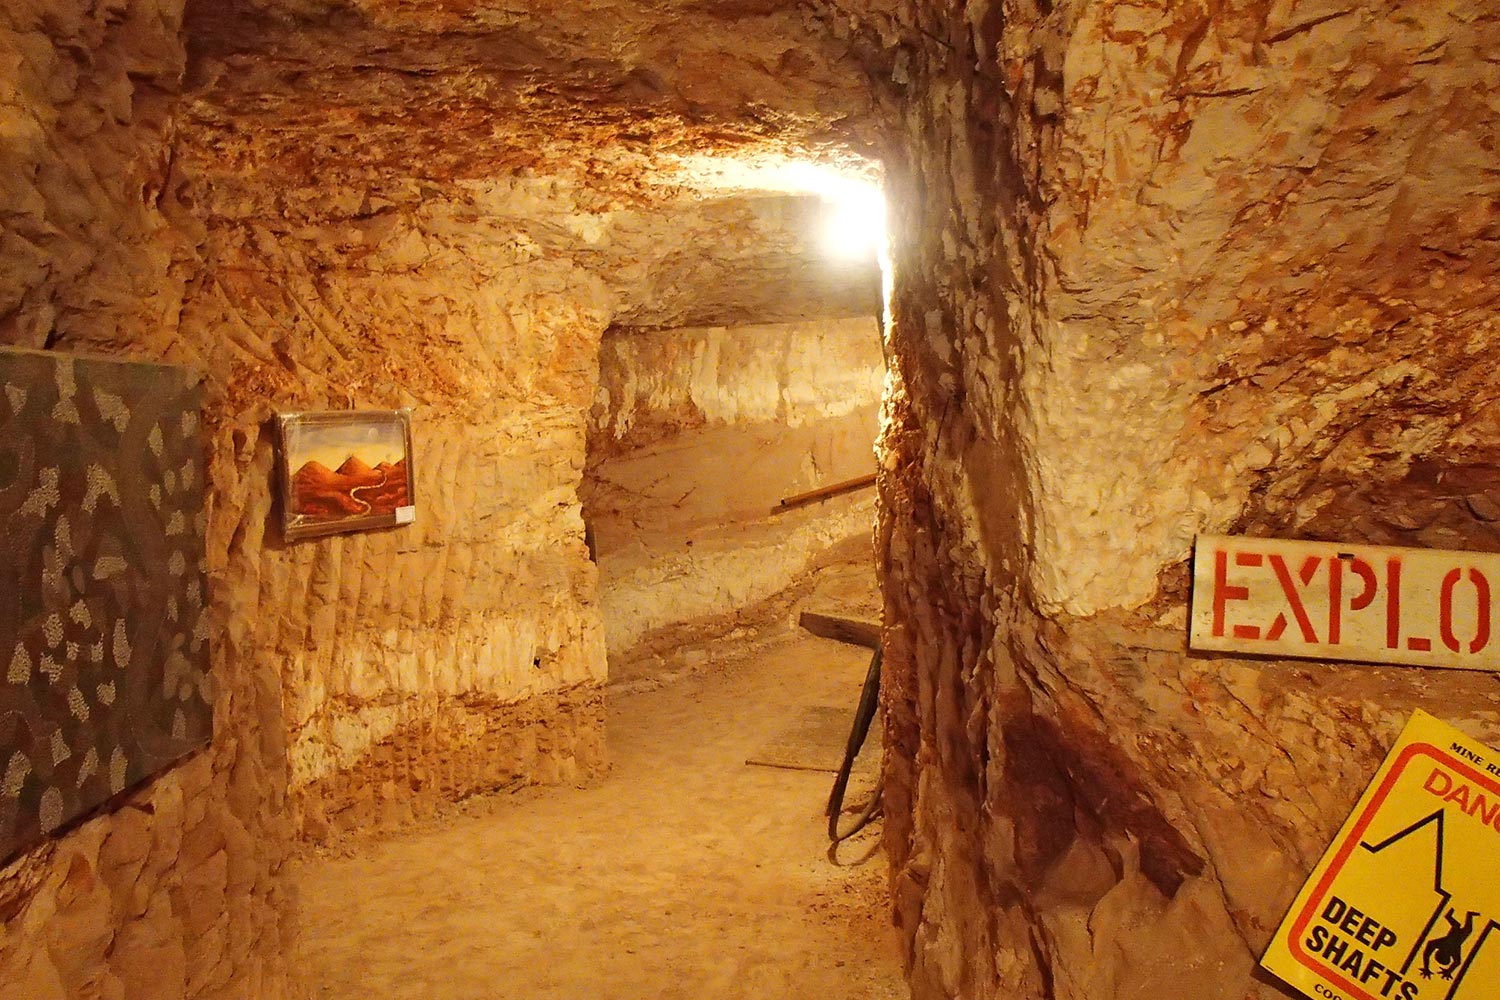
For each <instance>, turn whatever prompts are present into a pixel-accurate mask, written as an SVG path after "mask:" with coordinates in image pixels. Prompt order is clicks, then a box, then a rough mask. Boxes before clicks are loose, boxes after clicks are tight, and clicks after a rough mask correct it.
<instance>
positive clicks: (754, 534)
mask: <svg viewBox="0 0 1500 1000" xmlns="http://www.w3.org/2000/svg"><path fill="white" fill-rule="evenodd" d="M687 169H688V170H690V171H691V172H692V174H693V176H694V177H695V182H696V183H699V184H702V185H704V186H706V187H708V188H710V189H714V188H719V189H720V191H719V192H718V193H717V195H716V196H717V197H722V198H723V199H724V200H725V201H728V202H738V203H739V204H740V205H741V208H742V210H743V207H744V206H746V205H748V206H749V211H750V214H751V215H752V216H753V217H754V218H755V219H756V220H757V221H758V225H757V226H756V227H754V228H753V230H740V231H737V232H734V233H726V234H724V239H725V241H726V242H729V241H734V240H738V241H739V242H740V244H741V246H740V248H739V257H738V267H737V268H736V269H735V274H734V276H733V278H732V279H730V281H729V282H727V283H725V284H724V285H719V284H715V283H712V281H711V276H709V275H706V276H707V277H709V278H710V280H709V281H706V282H705V283H704V285H703V287H701V288H699V289H696V290H695V292H694V298H695V300H696V301H695V303H694V306H693V307H692V308H691V309H688V310H686V311H685V312H684V313H683V314H682V317H681V319H680V320H679V321H678V322H674V323H656V324H648V323H640V322H635V321H633V318H632V317H631V316H629V315H626V316H624V317H621V318H618V319H617V321H616V322H615V323H614V324H613V325H612V326H611V327H610V328H609V329H608V330H607V331H606V332H605V333H604V336H603V338H602V341H601V344H600V351H599V381H598V388H597V392H596V395H595V399H594V403H593V406H592V408H591V410H590V412H589V415H588V438H587V442H588V445H587V452H588V453H587V462H586V466H585V473H584V480H583V483H582V486H581V490H580V493H581V498H582V500H583V508H584V517H585V522H586V524H587V527H588V534H589V540H590V548H591V552H592V554H593V555H594V558H595V560H596V562H597V563H598V565H599V575H600V604H601V610H602V613H603V619H604V627H605V635H606V643H607V647H608V654H609V666H610V676H611V679H612V681H613V682H614V683H616V684H617V685H618V684H622V683H628V682H631V681H635V680H639V679H642V678H643V677H647V676H651V675H653V674H657V675H659V674H671V673H674V672H679V671H682V670H684V669H686V670H691V669H692V668H694V667H696V666H699V665H701V664H702V663H704V662H705V661H709V660H712V659H714V658H715V656H716V653H717V651H718V649H719V648H720V647H725V648H735V644H739V645H740V646H742V645H743V644H744V643H745V642H751V643H754V642H755V641H756V640H757V639H758V638H760V637H762V636H763V635H764V634H766V633H768V632H774V631H775V630H776V629H777V628H778V627H781V626H784V625H785V624H787V623H788V622H790V621H794V620H795V612H796V611H797V610H800V609H803V608H805V607H807V606H809V605H817V606H819V607H820V608H822V609H825V610H829V611H833V612H840V613H846V614H848V615H850V616H852V617H858V618H864V619H875V618H877V617H878V608H879V604H878V599H877V597H876V580H875V570H874V559H873V553H872V551H871V534H872V524H873V519H874V504H875V497H874V490H873V474H874V471H875V460H874V448H875V443H876V440H877V437H878V429H879V428H878V423H879V412H880V404H881V395H882V392H883V390H884V383H885V360H884V355H885V352H884V344H883V337H884V331H883V314H884V298H885V288H886V280H885V276H886V273H887V268H886V266H885V261H886V254H885V238H884V237H885V234H884V223H885V205H884V199H883V194H882V192H881V189H880V187H879V186H878V184H876V183H875V182H874V181H873V180H872V179H871V178H869V177H868V176H861V175H857V174H853V175H852V174H848V173H842V172H839V171H836V170H832V169H828V168H823V167H818V166H813V165H810V164H802V163H790V164H778V165H775V166H764V165H757V164H746V163H742V162H739V161H702V160H700V161H698V162H694V163H691V164H689V165H688V167H687ZM689 252H691V251H689ZM737 283H744V284H753V285H754V286H756V287H757V288H759V289H761V290H762V293H761V294H760V295H759V296H758V297H756V298H754V300H748V299H743V297H741V298H742V301H739V302H736V301H735V299H736V297H737V296H736V292H735V288H734V286H735V284H737ZM765 290H770V294H765ZM825 491H827V492H828V493H829V495H828V496H821V495H820V494H822V493H823V492H825ZM789 500H791V501H794V502H792V503H790V504H787V503H786V501H789Z"/></svg>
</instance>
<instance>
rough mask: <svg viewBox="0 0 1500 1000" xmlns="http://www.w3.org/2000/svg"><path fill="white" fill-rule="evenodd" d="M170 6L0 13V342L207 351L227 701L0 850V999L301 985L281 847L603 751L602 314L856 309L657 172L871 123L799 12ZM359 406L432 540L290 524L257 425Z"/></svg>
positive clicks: (783, 207) (857, 298) (589, 759)
mask: <svg viewBox="0 0 1500 1000" xmlns="http://www.w3.org/2000/svg"><path fill="white" fill-rule="evenodd" d="M182 7H183V5H182V3H181V2H180V0H108V2H104V3H93V2H84V0H76V2H75V0H61V2H58V0H46V2H40V0H16V2H12V3H8V4H6V5H5V7H4V9H3V10H0V342H3V343H6V344H17V345H22V346H28V347H55V348H58V349H62V350H79V351H91V352H98V353H104V354H111V355H133V356H139V357H145V358H151V359H155V360H166V361H173V362H179V363H184V364H190V365H194V366H195V367H198V368H199V369H201V370H203V371H204V372H205V373H206V375H207V380H208V381H207V390H208V392H207V400H208V401H207V412H206V414H205V428H206V432H207V434H208V436H209V441H210V445H209V447H210V455H209V476H210V483H211V501H210V506H211V511H210V512H211V521H210V531H209V536H210V537H209V561H210V571H211V574H212V580H213V602H214V604H213V621H214V632H213V636H212V640H213V645H214V649H215V653H214V657H215V659H214V666H213V669H214V673H215V676H216V678H217V682H218V690H219V698H218V703H217V705H216V737H215V740H214V742H213V745H212V747H211V748H210V749H209V750H208V751H207V752H205V753H203V754H200V755H197V756H195V757H194V758H192V759H191V760H189V761H187V762H186V763H184V764H183V765H182V766H180V767H178V768H176V769H174V770H172V771H171V772H169V773H167V774H165V775H163V776H161V777H159V778H157V779H155V780H154V781H152V782H150V783H149V784H147V785H146V786H144V787H142V788H140V789H138V790H136V791H134V792H132V793H130V794H129V795H127V796H126V797H125V799H124V800H123V801H122V802H120V803H117V804H116V805H115V807H114V808H112V809H111V810H109V811H107V812H104V813H101V814H100V815H98V816H95V817H93V818H91V819H88V820H87V821H85V822H83V823H82V824H81V825H79V826H78V827H76V828H75V829H74V830H72V831H70V832H69V833H67V834H66V835H65V836H63V837H61V838H59V839H57V840H55V841H52V842H49V843H47V844H44V845H41V846H39V847H38V848H37V849H35V850H34V851H31V852H28V853H27V854H25V855H23V856H22V857H20V858H18V859H16V860H15V861H14V862H13V863H11V864H9V865H7V866H6V867H5V868H4V869H3V870H0V997H3V998H4V1000H12V996H13V995H14V996H16V997H25V998H27V1000H61V998H68V1000H75V998H84V997H89V998H94V997H106V998H118V1000H158V998H162V1000H167V998H171V1000H177V998H184V997H194V998H198V997H203V998H209V997H212V998H221V997H222V998H230V997H234V998H247V1000H249V998H255V1000H276V998H280V997H287V996H293V995H300V990H299V988H298V984H296V983H295V982H293V981H292V980H293V973H292V970H290V969H289V968H288V957H289V956H290V955H291V954H292V953H293V951H294V949H293V947H292V943H293V937H294V929H295V928H294V923H295V919H294V915H293V907H292V905H291V901H290V900H289V899H288V898H287V891H286V889H285V887H284V885H283V883H282V882H281V881H280V877H279V876H280V871H281V868H282V865H283V862H284V860H285V859H286V857H287V856H288V854H289V852H290V851H291V850H292V849H293V845H294V844H295V842H296V841H297V840H298V839H299V838H320V837H324V836H333V835H338V834H340V833H342V832H345V831H347V830H349V829H352V828H356V827H357V828H369V827H371V826H382V825H388V824H396V823H400V822H403V821H405V820H406V819H408V818H410V817H411V816H412V815H414V814H419V813H423V812H425V811H427V810H429V809H431V808H433V807H434V806H436V805H438V804H440V803H442V802H447V801H452V800H454V799H457V798H462V797H464V796H466V795H470V794H473V793H475V792H480V791H486V790H490V789H494V788H501V787H510V786H513V785H515V784H517V783H521V782H528V781H575V780H586V779H587V778H588V777H589V776H590V775H592V774H595V773H597V772H598V771H599V769H600V768H601V767H602V766H603V764H604V754H603V743H602V735H601V734H602V723H603V719H602V714H603V713H602V710H601V700H600V694H599V687H600V682H601V681H602V679H603V676H604V669H605V668H604V642H603V632H602V628H601V625H600V619H599V612H598V608H597V606H596V601H595V596H594V595H595V591H596V580H595V576H594V574H595V571H594V569H593V567H592V565H591V564H590V563H589V562H588V560H587V558H586V555H585V550H584V544H583V531H582V520H581V517H580V513H579V511H580V508H579V502H578V495H577V487H578V483H579V480H580V478H581V476H582V470H583V464H584V442H585V435H586V430H585V419H586V413H587V410H588V407H589V404H590V402H591V400H592V399H593V397H594V393H595V382H596V380H597V351H598V343H599V338H600V336H601V335H602V333H603V331H604V330H605V329H606V327H607V326H608V325H609V324H610V323H611V322H612V321H616V320H619V321H622V322H630V323H633V324H637V325H641V326H682V325H685V324H692V323H736V322H741V321H743V319H744V318H745V316H747V315H757V317H758V318H761V319H768V320H772V319H774V320H782V321H797V320H803V319H807V318H809V317H812V316H817V315H824V314H826V313H827V312H830V311H831V312H834V313H842V314H850V313H853V312H856V311H864V310H865V309H866V308H867V306H868V304H869V303H870V302H872V301H873V300H874V297H875V295H876V294H877V293H878V289H877V288H876V287H875V286H874V285H873V284H872V283H871V281H870V280H869V278H868V275H863V276H855V277H851V276H850V275H849V274H847V273H844V272H837V271H833V270H829V269H825V268H821V267H819V266H814V265H813V262H814V260H815V259H816V254H815V251H814V248H813V247H812V244H811V243H810V242H809V240H808V238H807V237H806V236H805V235H804V234H803V233H802V230H803V229H804V228H805V225H804V224H805V223H806V221H807V219H808V217H809V215H810V213H815V212H816V206H815V205H813V204H812V203H811V202H810V201H809V200H807V199H805V198H802V199H799V198H795V197H780V198H769V199H760V200H749V199H745V198H743V197H742V196H741V194H740V192H735V191H718V192H715V191H712V190H709V189H706V188H701V187H693V186H692V185H684V178H683V177H682V176H681V175H680V171H678V168H677V166H674V162H675V161H674V162H668V161H667V160H664V159H662V158H661V154H663V153H664V152H666V151H667V147H670V149H671V151H673V152H675V153H679V154H687V153H704V152H715V151H726V150H733V149H737V148H741V147H743V146H744V145H745V144H746V143H752V142H753V143H758V144H760V145H762V146H763V147H765V148H766V149H767V150H768V151H772V152H775V151H781V152H786V151H788V150H801V151H817V150H821V149H823V147H824V146H825V144H828V143H834V144H840V148H844V145H845V144H848V143H850V142H854V141H857V139H856V137H857V136H858V135H859V134H861V132H860V130H861V128H865V129H867V128H868V125H869V117H868V112H869V109H870V106H871V98H870V95H869V93H868V91H867V90H866V89H865V88H864V87H863V84H862V81H861V80H860V77H859V71H858V67H857V66H856V65H855V63H854V62H853V60H852V58H851V57H850V55H849V53H848V51H847V46H845V45H844V44H843V43H842V42H840V41H839V40H838V38H837V37H836V36H835V35H834V34H832V33H830V32H829V31H828V30H827V29H828V26H829V24H830V23H831V22H829V21H827V20H826V19H824V18H822V17H820V16H818V15H814V14H811V13H809V12H807V11H804V10H802V9H801V7H800V5H797V4H791V3H750V4H715V5H703V4H686V3H684V4H665V3H663V4H648V5H630V4H602V3H589V4H585V3H578V4H567V5H561V6H558V5H553V6H550V7H545V8H543V7H541V6H537V5H526V6H525V7H517V6H516V5H513V4H505V3H492V4H488V5H485V4H468V3H465V4H441V5H439V4H427V5H420V7H414V6H413V5H409V4H394V3H393V4H387V5H378V4H363V5H362V4H343V3H322V2H318V3H306V4H303V3H285V4H283V3H249V2H246V3H238V4H218V3H211V2H206V0H205V2H203V3H194V4H192V5H191V7H192V9H191V10H190V11H188V12H187V13H186V15H185V14H184V11H183V9H182ZM741 43H743V44H741ZM710 52H720V53H724V54H725V56H724V58H713V57H711V56H710V55H709V54H708V53H710ZM770 136H780V137H781V139H780V140H778V141H777V142H775V143H772V142H769V140H768V137H770ZM606 146H608V147H611V148H609V149H608V150H605V149H604V147H606ZM711 248H717V250H716V251H715V250H712V249H711ZM710 285H718V286H720V287H719V294H717V295H715V296H708V295H705V294H704V289H705V288H706V287H708V286H710ZM351 406H361V407H385V406H409V407H411V408H412V409H413V410H414V413H415V424H416V455H415V460H414V461H415V479H416V491H417V498H418V507H419V515H418V522H417V524H416V525H414V526H412V527H410V528H406V529H402V530H398V531H389V532H380V533H367V534H360V535H351V536H341V537H336V538H328V539H323V540H318V541H310V542H302V543H298V544H294V545H287V544H285V543H283V542H282V541H281V539H280V538H279V535H278V532H277V529H276V526H275V520H274V518H275V509H274V505H273V498H272V492H271V489H270V486H271V483H272V481H273V475H274V442H273V439H272V430H271V425H270V423H269V418H270V416H271V415H272V413H273V412H275V411H278V410H287V409H315V408H345V407H351Z"/></svg>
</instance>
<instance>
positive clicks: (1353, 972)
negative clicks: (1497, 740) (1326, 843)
mask: <svg viewBox="0 0 1500 1000" xmlns="http://www.w3.org/2000/svg"><path fill="white" fill-rule="evenodd" d="M1497 857H1500V753H1497V752H1496V751H1494V750H1491V749H1490V748H1489V747H1487V746H1485V745H1483V744H1481V743H1476V742H1474V741H1473V740H1471V739H1469V738H1468V737H1467V736H1465V735H1464V734H1463V733H1461V732H1459V731H1458V730H1457V729H1454V728H1453V727H1452V726H1450V725H1448V724H1447V723H1444V722H1441V721H1439V720H1438V719H1435V718H1433V717H1432V716H1430V715H1428V714H1427V713H1425V712H1420V711H1419V712H1417V713H1416V714H1415V715H1413V716H1412V719H1411V721H1410V722H1409V723H1407V726H1406V729H1405V730H1403V731H1402V733H1401V738H1400V739H1399V740H1397V741H1396V745H1395V746H1394V747H1393V748H1392V749H1391V752H1390V754H1389V755H1388V756H1387V757H1386V759H1385V762H1384V763H1383V764H1381V765H1380V770H1379V771H1377V772H1376V774H1375V779H1374V780H1373V781H1372V782H1371V783H1370V787H1369V788H1367V789H1365V793H1364V795H1363V796H1362V797H1361V798H1360V800H1359V804H1358V805H1357V806H1355V808H1354V812H1353V813H1352V814H1351V815H1350V816H1349V819H1348V820H1347V821H1345V823H1344V826H1343V828H1342V829H1341V830H1339V834H1338V837H1337V838H1336V839H1335V840H1334V842H1333V845H1332V846H1331V847H1329V849H1328V852H1327V853H1326V854H1325V855H1324V856H1323V859H1322V860H1321V861H1319V862H1318V865H1317V867H1316V868H1314V869H1313V872H1312V875H1311V876H1310V877H1309V878H1308V880H1307V884H1306V885H1304V886H1303V887H1302V891H1301V892H1300V893H1298V895H1297V901H1296V902H1295V903H1294V904H1293V905H1292V909H1291V912H1290V913H1288V914H1287V917H1286V920H1285V921H1283V922H1282V924H1281V927H1280V928H1279V929H1278V930H1277V931H1276V936H1275V937H1274V938H1272V940H1271V945H1270V947H1269V948H1268V949H1267V950H1266V953H1265V955H1264V956H1263V957H1262V958H1261V965H1263V966H1265V967H1266V968H1267V969H1269V970H1270V971H1271V972H1273V973H1275V974H1276V975H1278V976H1280V977H1281V978H1282V979H1284V980H1286V982H1288V983H1289V984H1291V985H1292V986H1295V987H1296V988H1297V989H1299V990H1301V991H1302V992H1303V993H1305V994H1307V995H1308V996H1309V997H1313V998H1315V1000H1496V998H1497V997H1500V933H1497V931H1500V864H1496V858H1497Z"/></svg>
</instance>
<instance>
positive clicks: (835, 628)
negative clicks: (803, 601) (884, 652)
mask: <svg viewBox="0 0 1500 1000" xmlns="http://www.w3.org/2000/svg"><path fill="white" fill-rule="evenodd" d="M797 624H798V625H801V626H802V627H803V628H805V629H807V630H808V631H809V632H811V633H812V634H813V635H816V636H821V637H822V638H824V639H834V640H836V641H838V642H847V643H848V644H849V645H851V646H863V647H865V648H866V649H879V648H880V626H879V625H878V624H876V623H875V622H867V621H861V620H860V619H858V618H840V617H838V616H837V615H820V614H818V613H816V612H813V611H804V612H802V616H801V617H800V618H798V619H797Z"/></svg>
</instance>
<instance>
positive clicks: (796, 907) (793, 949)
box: [298, 634, 909, 1000]
mask: <svg viewBox="0 0 1500 1000" xmlns="http://www.w3.org/2000/svg"><path fill="white" fill-rule="evenodd" d="M867 666H868V653H867V651H865V650H862V649H858V648H854V647H850V646H843V645H840V644H838V643H835V642H830V641H828V640H823V639H814V638H808V637H805V634H804V635H802V636H796V635H793V636H788V637H787V638H786V640H785V641H784V642H780V643H777V644H774V645H771V646H770V647H768V648H762V649H760V650H759V651H757V652H755V653H753V654H751V655H750V656H749V657H748V658H746V659H743V660H740V661H738V662H728V663H719V664H715V665H714V666H712V667H711V668H710V669H708V670H706V671H704V672H702V673H700V674H698V675H696V676H691V677H687V678H683V679H681V680H678V681H675V682H673V683H671V684H668V685H665V686H662V687H659V688H657V689H656V690H647V691H640V692H635V693H618V692H617V693H615V694H614V695H613V696H612V699H611V700H612V706H611V710H610V717H609V725H610V748H611V753H612V757H613V762H614V766H613V773H612V774H611V776H610V777H609V778H608V779H607V780H606V781H604V782H602V783H601V784H599V785H597V786H595V787H592V788H584V789H550V790H541V791H528V792H524V793H521V794H519V795H515V796H500V797H495V798H490V799H486V800H483V801H476V802H471V803H468V804H466V806H465V807H463V808H461V809H459V810H457V811H455V813H453V814H452V815H449V816H447V817H445V818H444V819H442V820H440V821H437V822H434V823H432V824H429V825H428V826H427V827H424V828H419V829H417V830H414V831H411V832H408V833H405V834H401V835H399V836H396V837H393V838H390V839H387V840H385V841H382V842H377V843H374V844H366V845H363V846H361V847H360V848H358V850H357V851H355V852H354V853H353V854H352V855H351V856H348V857H325V858H317V859H311V860H308V861H305V862H303V863H302V864H301V866H300V867H299V871H298V881H299V883H300V888H301V894H302V905H303V914H302V920H303V942H304V944H303V950H304V954H303V956H302V958H303V968H304V969H305V970H306V975H307V985H308V987H309V993H310V995H311V996H312V997H314V998H316V1000H512V998H514V1000H521V998H535V1000H593V998H608V1000H633V998H641V1000H645V998H651V1000H673V998H694V1000H729V998H746V1000H748V998H757V1000H761V998H764V1000H772V998H774V1000H794V998H802V997H807V998H818V1000H888V998H898V997H906V996H908V995H909V994H908V993H907V991H906V989H905V987H904V985H903V984H902V981H901V976H900V970H899V962H898V958H897V955H896V946H895V938H894V933H893V932H892V931H891V929H890V927H889V925H888V924H889V922H888V918H887V906H886V900H885V864H884V859H883V858H882V857H879V856H877V857H876V858H875V859H874V860H873V861H871V862H870V863H868V864H865V865H863V866H860V867H839V866H835V865H833V864H832V863H830V862H829V861H828V860H827V858H826V857H825V849H826V835H825V832H824V828H825V823H826V821H825V820H824V818H823V815H822V810H823V803H824V801H825V799H826V798H827V795H828V789H829V786H830V784H831V782H832V776H831V775H829V774H827V773H822V772H816V771H798V770H782V769H774V768H766V767H758V766H747V765H746V764H745V759H746V757H747V756H750V755H751V754H752V753H753V752H754V751H755V750H756V749H757V748H758V747H760V746H762V745H764V744H765V743H766V741H767V740H768V739H770V738H772V736H773V735H774V734H775V733H776V732H777V731H778V730H781V729H783V728H785V727H786V726H787V725H788V724H789V723H791V722H792V721H794V720H795V719H796V717H797V715H798V713H799V712H800V711H802V710H803V709H804V708H805V707H806V706H812V705H837V706H842V707H846V708H847V709H848V710H849V711H850V713H851V714H852V712H853V707H854V704H855V702H856V700H857V698H858V695H859V690H860V685H861V683H862V681H863V679H864V672H865V668H866V667H867ZM860 791H861V790H860V789H853V790H851V793H850V799H851V801H853V800H854V799H855V798H856V797H857V796H858V795H859V794H860ZM871 836H873V834H862V835H861V837H862V838H867V837H871ZM871 842H872V841H871V840H869V839H863V840H862V842H856V843H855V844H853V845H852V846H851V847H846V849H845V851H844V852H843V853H845V854H848V855H850V856H857V855H858V854H860V853H863V848H864V847H867V846H869V844H870V843H871Z"/></svg>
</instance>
